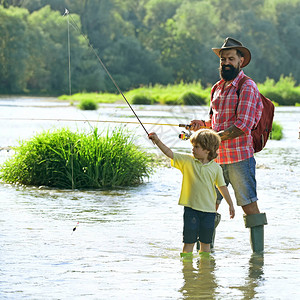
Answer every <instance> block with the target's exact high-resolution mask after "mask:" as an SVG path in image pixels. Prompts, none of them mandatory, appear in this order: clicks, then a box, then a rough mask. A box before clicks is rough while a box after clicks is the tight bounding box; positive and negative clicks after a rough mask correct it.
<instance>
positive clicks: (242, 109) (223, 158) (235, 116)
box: [190, 37, 267, 252]
mask: <svg viewBox="0 0 300 300" xmlns="http://www.w3.org/2000/svg"><path fill="white" fill-rule="evenodd" d="M212 50H213V52H214V53H215V54H216V55H217V56H218V57H219V58H220V67H219V73H220V77H221V80H220V81H218V82H217V83H216V84H215V85H214V86H213V88H212V93H211V104H210V113H209V120H207V121H203V120H193V121H191V123H190V125H191V129H192V130H194V131H196V130H198V129H199V128H200V127H201V126H206V127H211V128H212V129H213V130H215V131H217V132H218V134H219V135H220V137H221V140H222V142H221V145H220V148H219V155H218V157H217V159H216V162H217V163H219V164H220V165H221V167H222V169H223V175H224V178H225V182H226V184H227V185H228V184H231V186H232V188H233V190H234V194H235V198H236V202H237V205H238V206H241V207H242V209H243V211H244V213H245V215H244V221H245V226H246V227H249V228H250V233H251V235H250V239H251V246H252V250H253V252H261V251H263V249H264V242H263V240H264V237H263V226H264V225H265V224H267V219H266V214H265V213H260V211H259V208H258V205H257V200H258V198H257V192H256V178H255V166H256V162H255V158H254V150H253V142H252V136H251V129H252V128H253V127H254V126H255V125H256V124H257V123H258V121H259V119H260V117H261V114H262V109H263V104H262V101H261V98H260V93H259V91H258V88H257V86H256V84H255V82H254V81H253V80H252V79H250V78H249V79H247V80H246V81H245V82H244V83H243V84H242V87H241V89H240V90H239V91H238V86H239V82H240V80H241V79H242V78H243V77H244V76H245V74H244V71H243V70H242V68H244V67H246V66H247V65H248V64H249V62H250V60H251V52H250V50H249V49H248V48H246V47H244V46H243V44H242V43H241V42H239V41H237V40H235V39H233V38H230V37H228V38H226V39H225V41H224V44H223V45H222V46H221V48H212ZM221 200H222V195H221V194H220V193H218V192H217V202H216V208H217V209H218V207H219V204H220V203H221ZM216 220H217V218H216ZM217 224H218V222H216V224H215V226H217ZM212 246H213V245H212Z"/></svg>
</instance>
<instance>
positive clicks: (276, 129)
mask: <svg viewBox="0 0 300 300" xmlns="http://www.w3.org/2000/svg"><path fill="white" fill-rule="evenodd" d="M282 130H283V128H282V126H281V125H280V124H279V123H277V122H273V124H272V133H271V138H272V140H277V141H278V140H281V139H282V137H283V132H282Z"/></svg>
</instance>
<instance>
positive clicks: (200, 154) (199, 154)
mask: <svg viewBox="0 0 300 300" xmlns="http://www.w3.org/2000/svg"><path fill="white" fill-rule="evenodd" d="M192 153H193V155H194V157H195V158H197V159H199V160H203V159H207V156H208V154H209V151H208V150H204V149H203V148H202V147H201V146H200V144H193V149H192Z"/></svg>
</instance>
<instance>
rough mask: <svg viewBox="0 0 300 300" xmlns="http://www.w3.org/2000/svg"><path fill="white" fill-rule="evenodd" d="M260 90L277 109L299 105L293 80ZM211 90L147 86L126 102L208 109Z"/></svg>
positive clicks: (102, 97) (101, 96) (108, 97)
mask: <svg viewBox="0 0 300 300" xmlns="http://www.w3.org/2000/svg"><path fill="white" fill-rule="evenodd" d="M258 88H259V90H260V92H261V93H262V94H264V95H265V96H266V97H268V98H269V99H270V100H272V101H273V102H275V103H276V104H278V105H291V106H294V105H299V103H300V86H296V81H295V80H294V78H293V77H292V76H286V77H284V76H281V77H280V79H279V80H278V81H277V82H275V80H273V79H269V78H268V79H267V80H266V81H265V82H264V83H259V84H258ZM210 90H211V87H206V88H205V87H203V86H202V85H201V82H192V83H183V82H181V83H179V84H169V85H167V86H163V85H160V84H156V85H154V86H152V85H150V86H144V87H140V88H137V89H133V90H131V91H127V92H124V95H125V97H126V98H127V100H128V101H129V102H130V103H132V104H162V105H205V104H208V103H209V101H210ZM59 99H61V100H69V101H81V100H82V99H87V100H90V99H92V100H94V101H95V102H97V103H115V102H118V101H122V102H123V101H124V100H123V98H122V96H121V95H118V94H109V93H78V94H74V95H71V96H67V95H63V96H61V97H59Z"/></svg>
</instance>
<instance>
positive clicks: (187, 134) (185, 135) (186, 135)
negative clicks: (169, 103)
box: [179, 124, 192, 141]
mask: <svg viewBox="0 0 300 300" xmlns="http://www.w3.org/2000/svg"><path fill="white" fill-rule="evenodd" d="M179 127H184V128H185V129H187V130H188V132H185V131H181V133H180V134H179V138H180V139H181V140H183V141H186V140H188V139H189V138H190V137H191V135H192V132H191V131H190V128H191V125H186V124H179Z"/></svg>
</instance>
